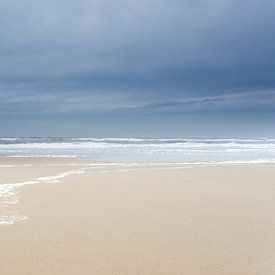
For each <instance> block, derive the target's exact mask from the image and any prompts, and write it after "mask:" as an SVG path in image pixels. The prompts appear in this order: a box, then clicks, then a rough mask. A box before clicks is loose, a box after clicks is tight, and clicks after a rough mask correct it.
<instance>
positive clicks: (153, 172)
mask: <svg viewBox="0 0 275 275" xmlns="http://www.w3.org/2000/svg"><path fill="white" fill-rule="evenodd" d="M0 172H1V176H0V184H1V185H3V184H4V183H5V182H9V183H11V184H15V183H18V182H21V183H22V182H25V183H26V182H31V183H30V184H26V185H22V186H18V188H16V190H13V191H12V192H14V194H13V197H12V196H11V197H10V198H9V199H13V200H14V199H15V197H16V202H15V203H14V204H10V205H8V204H7V201H6V202H4V203H3V202H2V205H1V206H2V209H3V205H4V204H5V215H6V216H7V217H8V216H9V215H13V216H18V217H23V218H22V219H19V218H18V219H17V218H15V220H14V223H13V224H1V225H0V243H1V246H0V266H1V274H4V275H6V274H23V275H25V274H274V273H275V234H274V232H275V200H274V197H275V185H274V178H275V165H273V164H257V165H256V164H249V165H240V164H239V165H229V164H226V165H186V164H185V165H184V164H170V165H164V164H150V165H148V164H123V163H117V164H115V163H94V164H93V163H92V162H90V161H88V160H81V159H78V158H73V159H68V158H5V157H2V158H0ZM6 200H8V199H6ZM2 213H3V212H2ZM9 218H10V220H9V221H11V219H12V217H9Z"/></svg>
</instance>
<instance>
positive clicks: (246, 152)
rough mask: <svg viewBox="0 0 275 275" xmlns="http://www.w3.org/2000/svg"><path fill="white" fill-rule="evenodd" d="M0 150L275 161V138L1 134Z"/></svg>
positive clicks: (121, 158) (117, 158) (120, 158)
mask: <svg viewBox="0 0 275 275" xmlns="http://www.w3.org/2000/svg"><path fill="white" fill-rule="evenodd" d="M0 154H2V155H10V156H17V157H20V156H27V157H28V156H32V157H38V156H47V157H65V156H66V157H82V158H89V159H92V160H95V161H113V162H142V163H144V162H145V163H146V162H150V163H151V162H164V163H173V162H182V163H262V162H267V163H269V162H275V139H183V138H173V139H164V138H154V139H152V138H0Z"/></svg>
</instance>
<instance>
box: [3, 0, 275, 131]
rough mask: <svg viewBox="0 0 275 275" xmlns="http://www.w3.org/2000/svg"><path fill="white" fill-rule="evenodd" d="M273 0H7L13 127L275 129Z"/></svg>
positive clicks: (6, 80) (6, 123) (7, 106)
mask: <svg viewBox="0 0 275 275" xmlns="http://www.w3.org/2000/svg"><path fill="white" fill-rule="evenodd" d="M274 57H275V2H274V1H271V0H270V1H268V0H254V1H248V0H242V1H240V0H238V1H237V0H195V1H194V0H170V1H164V0H150V1H145V0H140V1H131V0H124V1H122V0H116V1H110V0H109V1H107V0H105V1H104V0H79V1H71V0H66V1H65V0H48V1H40V0H27V1H19V0H17V1H15V0H2V1H1V2H0V60H1V62H0V127H1V129H2V130H0V135H1V136H8V135H33V136H35V135H37V136H39V135H53V136H54V135H70V136H72V135H73V136H78V135H80V136H84V135H96V136H101V135H108V136H133V135H134V136H175V135H177V136H179V135H180V136H275V58H274Z"/></svg>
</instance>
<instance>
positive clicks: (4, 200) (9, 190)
mask: <svg viewBox="0 0 275 275" xmlns="http://www.w3.org/2000/svg"><path fill="white" fill-rule="evenodd" d="M84 172H85V168H80V169H76V170H71V171H67V172H64V173H59V174H57V175H54V176H46V177H38V178H35V179H33V180H30V181H24V182H19V183H5V184H0V225H3V224H6V225H9V224H13V223H15V222H18V221H22V220H26V219H27V217H26V216H24V215H18V214H16V213H14V209H13V208H12V207H11V206H12V205H15V204H18V203H19V193H18V191H19V188H21V187H23V186H26V185H32V184H39V183H45V182H47V183H57V182H59V180H60V179H61V178H64V177H66V176H69V175H74V174H82V173H84ZM2 212H3V213H2Z"/></svg>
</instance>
